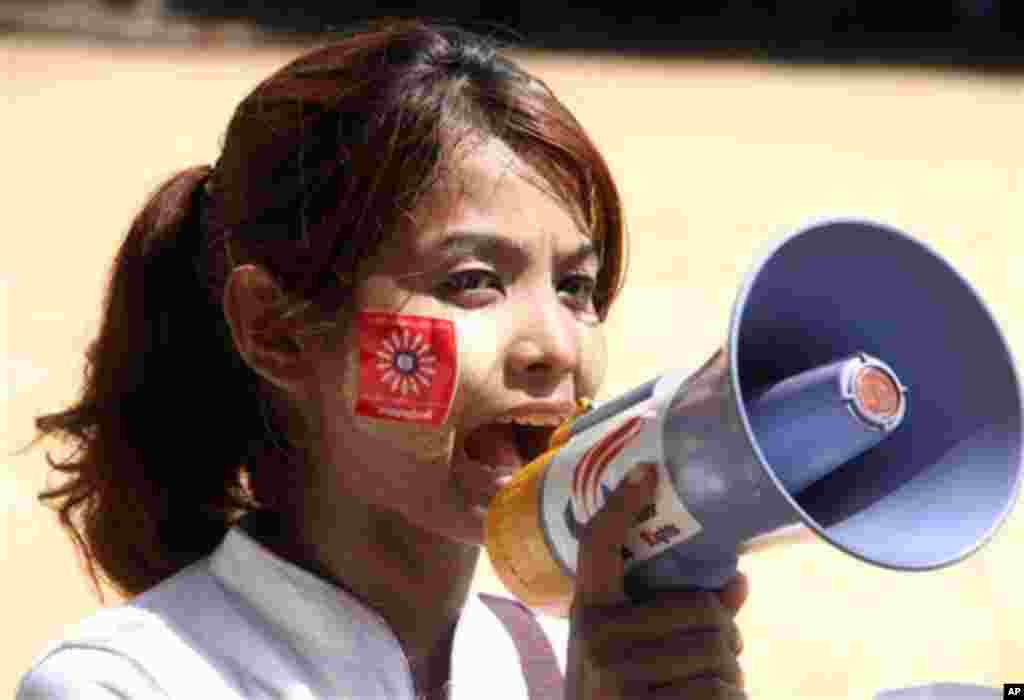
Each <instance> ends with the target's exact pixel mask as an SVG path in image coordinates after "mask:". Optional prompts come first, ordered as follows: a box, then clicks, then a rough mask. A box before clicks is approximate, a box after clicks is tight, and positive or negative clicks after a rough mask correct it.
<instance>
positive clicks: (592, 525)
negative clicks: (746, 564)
mask: <svg viewBox="0 0 1024 700" xmlns="http://www.w3.org/2000/svg"><path fill="white" fill-rule="evenodd" d="M651 466H653V465H651ZM653 471H654V470H653V468H650V466H648V467H647V468H645V465H637V467H636V468H635V469H634V470H633V471H632V472H631V474H630V476H631V477H632V476H634V475H636V476H637V477H638V479H639V480H638V481H634V480H632V479H631V478H627V479H625V480H623V482H622V484H620V485H619V487H618V488H617V489H616V490H615V491H614V493H612V494H611V496H609V498H608V501H607V503H606V504H605V506H604V508H602V509H601V511H600V512H598V514H597V515H596V516H594V518H592V519H591V520H590V522H589V523H588V524H587V527H586V529H585V530H584V533H583V536H582V537H581V541H580V552H579V562H578V569H577V575H576V592H575V598H574V599H573V605H572V610H571V613H570V624H571V631H570V638H569V653H568V667H567V669H566V671H567V673H566V675H567V678H566V698H567V700H598V699H599V698H600V699H601V700H605V699H608V700H611V699H618V698H629V699H630V700H633V699H634V698H636V699H637V700H640V699H641V698H643V699H644V700H648V699H651V700H653V699H655V698H674V699H675V700H683V699H684V698H685V700H703V699H708V700H710V699H712V698H714V699H716V700H718V699H721V700H734V699H738V698H746V695H745V694H744V692H743V691H742V687H743V674H742V671H741V670H740V666H739V662H738V661H737V660H736V657H737V655H738V654H739V653H740V651H741V649H742V646H743V644H742V641H741V638H740V633H739V629H738V628H737V626H736V624H735V622H734V621H733V615H734V614H735V613H736V612H737V611H738V610H739V609H740V607H742V605H743V603H744V602H745V601H746V598H747V593H748V584H747V579H746V577H745V576H743V575H742V574H740V575H739V576H737V578H735V579H733V581H732V582H730V584H729V585H728V586H726V587H725V588H724V589H723V590H721V591H718V592H711V591H665V592H659V593H656V594H655V595H654V597H653V598H652V599H651V600H649V601H646V602H644V603H642V604H640V603H633V602H631V601H630V600H629V598H628V597H627V596H626V593H625V590H624V588H623V585H624V584H623V576H624V568H623V562H622V556H621V554H620V552H621V548H622V545H623V544H624V542H625V538H626V532H627V530H628V529H629V527H630V525H632V523H633V522H635V518H636V516H637V515H638V514H639V513H640V511H641V510H643V508H644V507H645V506H647V505H648V504H650V503H651V501H652V500H653V498H654V489H655V482H656V479H655V478H654V477H653V475H652V474H651V472H653Z"/></svg>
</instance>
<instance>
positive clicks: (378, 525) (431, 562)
mask: <svg viewBox="0 0 1024 700" xmlns="http://www.w3.org/2000/svg"><path fill="white" fill-rule="evenodd" d="M354 501H355V499H351V500H348V499H347V500H346V503H345V507H344V508H338V507H337V506H336V505H335V506H334V507H331V508H329V509H316V508H313V509H308V510H306V511H305V513H304V516H305V517H304V518H303V519H302V520H303V521H302V522H282V523H281V527H280V528H279V529H278V530H277V531H276V532H273V533H268V534H265V535H263V536H261V537H260V539H261V540H262V541H263V543H264V544H265V545H266V546H267V547H269V548H270V549H271V550H272V551H275V552H276V553H277V554H278V555H279V556H281V557H282V558H285V559H287V560H289V561H291V562H293V563H295V564H296V565H298V566H301V567H303V568H305V569H307V570H308V571H311V572H312V573H314V574H317V575H318V576H320V577H322V578H324V579H327V580H329V581H331V582H333V583H335V584H336V585H338V586H339V587H341V588H343V589H345V590H346V591H348V592H349V593H350V594H352V595H353V596H355V597H356V598H357V599H358V600H359V601H361V602H362V603H364V604H365V605H367V606H368V607H370V608H371V609H372V610H374V611H375V612H376V613H377V614H379V615H380V616H381V617H382V618H383V619H384V621H385V622H386V623H387V624H388V626H389V627H390V628H391V631H392V632H393V633H394V634H395V636H396V637H397V638H398V641H399V643H400V644H401V646H402V650H403V652H404V653H405V655H406V658H407V659H408V661H409V665H410V668H411V670H412V675H413V683H414V685H415V688H416V692H417V694H418V695H420V696H423V697H431V698H434V697H438V692H439V691H440V689H442V688H443V687H444V685H445V683H447V681H448V679H449V675H450V673H449V672H450V659H451V650H452V642H453V640H454V633H455V624H456V622H457V621H458V619H459V616H460V615H461V612H462V607H463V605H464V604H465V601H466V598H467V596H468V595H469V590H470V586H471V584H472V579H473V574H474V571H475V569H476V563H477V559H478V557H479V547H475V546H471V545H465V544H460V543H457V542H453V541H452V540H449V539H445V538H442V537H439V536H437V535H434V534H433V533H429V532H425V531H424V530H422V529H420V528H418V527H415V526H414V525H412V524H410V523H409V522H408V521H406V520H405V519H403V518H402V517H401V516H400V515H398V514H395V513H392V512H381V511H379V510H376V509H374V508H371V507H366V506H364V505H363V504H361V503H358V502H354ZM317 511H319V512H317ZM311 516H312V517H311ZM441 697H444V696H443V695H441Z"/></svg>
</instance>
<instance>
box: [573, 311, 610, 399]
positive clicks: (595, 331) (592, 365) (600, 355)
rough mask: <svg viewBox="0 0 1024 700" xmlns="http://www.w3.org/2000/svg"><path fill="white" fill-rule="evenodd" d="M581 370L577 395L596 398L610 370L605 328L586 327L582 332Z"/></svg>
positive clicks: (577, 378)
mask: <svg viewBox="0 0 1024 700" xmlns="http://www.w3.org/2000/svg"><path fill="white" fill-rule="evenodd" d="M579 343H580V368H579V372H578V374H577V377H576V382H577V383H576V386H577V387H578V388H577V394H578V395H579V396H580V397H584V396H585V397H588V398H591V399H592V398H595V397H596V396H597V392H598V391H599V390H600V389H601V385H602V384H604V378H605V373H606V372H607V370H608V344H607V342H606V341H605V336H604V327H603V326H600V325H596V326H584V327H583V328H582V329H581V330H580V337H579Z"/></svg>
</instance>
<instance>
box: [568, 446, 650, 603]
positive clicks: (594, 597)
mask: <svg viewBox="0 0 1024 700" xmlns="http://www.w3.org/2000/svg"><path fill="white" fill-rule="evenodd" d="M657 483H658V472H657V469H656V465H654V464H651V463H647V462H641V463H639V464H637V465H635V466H634V467H633V469H632V470H630V472H629V473H628V474H627V475H626V478H624V479H623V480H622V482H621V483H620V484H619V485H618V487H617V488H616V489H615V491H613V492H612V493H611V495H610V496H608V500H607V501H606V502H605V504H604V507H603V508H601V510H600V511H598V513H597V514H596V515H595V516H594V517H593V518H591V519H590V521H589V522H588V523H587V525H586V527H585V528H584V530H583V534H582V536H581V538H580V550H579V557H578V559H577V565H576V599H577V602H579V603H580V604H582V605H616V604H619V603H624V602H626V601H627V600H628V598H627V597H626V591H625V588H624V584H623V577H624V576H625V567H624V565H623V559H622V547H623V545H624V544H625V542H626V533H627V531H628V530H629V528H631V527H632V526H633V524H634V523H635V522H636V518H637V516H638V515H640V512H641V511H642V510H643V509H644V508H645V507H646V506H647V505H649V504H650V503H651V501H653V500H654V491H655V488H656V486H657Z"/></svg>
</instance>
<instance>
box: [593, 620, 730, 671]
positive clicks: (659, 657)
mask: <svg viewBox="0 0 1024 700" xmlns="http://www.w3.org/2000/svg"><path fill="white" fill-rule="evenodd" d="M733 640H734V636H733V634H732V631H731V630H729V629H724V628H719V629H711V630H700V631H693V630H686V629H683V630H678V631H677V632H676V633H675V634H673V635H671V636H667V637H663V638H661V639H651V640H645V641H643V642H639V643H636V644H634V645H633V646H632V647H630V648H629V649H628V650H627V651H626V652H625V653H624V654H622V655H621V656H620V657H619V658H617V659H614V660H608V662H607V663H606V664H605V668H608V669H609V670H611V671H612V672H613V673H614V674H615V675H616V676H617V677H619V678H622V679H624V680H625V681H627V682H629V683H632V684H640V685H643V684H646V685H658V684H672V683H680V682H682V681H685V680H688V679H692V678H699V677H703V676H715V677H717V678H720V679H722V680H725V681H728V682H730V683H734V684H736V685H742V683H743V680H742V671H741V670H740V665H739V661H738V660H737V659H736V656H735V653H734V651H733V643H734V642H733Z"/></svg>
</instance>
